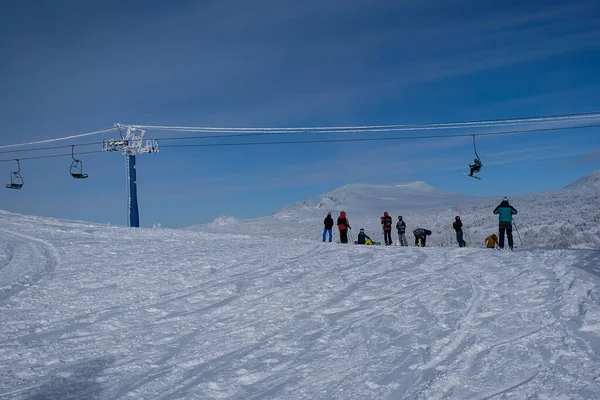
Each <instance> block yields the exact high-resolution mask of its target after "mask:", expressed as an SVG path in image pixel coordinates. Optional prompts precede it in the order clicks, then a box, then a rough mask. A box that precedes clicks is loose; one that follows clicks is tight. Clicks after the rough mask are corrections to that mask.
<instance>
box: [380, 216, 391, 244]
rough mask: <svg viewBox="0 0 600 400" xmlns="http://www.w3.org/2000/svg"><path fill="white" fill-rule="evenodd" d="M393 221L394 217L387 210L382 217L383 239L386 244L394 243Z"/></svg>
mask: <svg viewBox="0 0 600 400" xmlns="http://www.w3.org/2000/svg"><path fill="white" fill-rule="evenodd" d="M392 223H393V221H392V217H390V215H389V214H388V212H387V211H386V212H384V213H383V217H381V225H382V226H383V240H384V241H385V245H386V246H389V245H391V244H392Z"/></svg>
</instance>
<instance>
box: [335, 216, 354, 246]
mask: <svg viewBox="0 0 600 400" xmlns="http://www.w3.org/2000/svg"><path fill="white" fill-rule="evenodd" d="M337 226H338V230H339V231H340V243H348V229H352V228H350V221H348V218H346V211H342V212H340V216H339V217H338V219H337Z"/></svg>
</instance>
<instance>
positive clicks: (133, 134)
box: [102, 124, 158, 228]
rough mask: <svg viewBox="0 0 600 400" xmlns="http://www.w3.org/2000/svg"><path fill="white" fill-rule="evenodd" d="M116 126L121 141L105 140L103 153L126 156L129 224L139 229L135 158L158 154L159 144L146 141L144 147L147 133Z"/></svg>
mask: <svg viewBox="0 0 600 400" xmlns="http://www.w3.org/2000/svg"><path fill="white" fill-rule="evenodd" d="M115 126H116V127H117V128H118V129H119V132H121V139H104V140H103V142H102V151H120V152H121V153H123V155H124V156H125V165H126V170H127V192H128V205H127V208H128V219H129V221H128V222H129V226H130V227H134V228H139V226H140V213H139V210H138V198H137V183H136V182H137V175H136V164H135V156H136V155H138V154H146V153H158V142H157V141H156V140H146V142H145V145H144V133H146V131H144V130H142V129H139V128H136V127H134V126H128V125H127V126H125V125H121V124H115ZM123 128H126V129H127V131H126V134H125V136H123V133H122V132H123V131H122V129H123Z"/></svg>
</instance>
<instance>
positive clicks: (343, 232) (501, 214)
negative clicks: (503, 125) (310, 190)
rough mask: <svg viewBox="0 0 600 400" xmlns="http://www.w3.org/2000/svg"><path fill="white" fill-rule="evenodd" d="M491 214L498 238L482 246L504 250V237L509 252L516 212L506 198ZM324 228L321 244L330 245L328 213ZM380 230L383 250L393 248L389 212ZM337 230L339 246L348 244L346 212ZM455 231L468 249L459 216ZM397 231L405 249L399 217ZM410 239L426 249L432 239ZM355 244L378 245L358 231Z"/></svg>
mask: <svg viewBox="0 0 600 400" xmlns="http://www.w3.org/2000/svg"><path fill="white" fill-rule="evenodd" d="M493 213H494V214H495V215H498V222H499V225H498V228H499V229H498V231H499V232H498V233H499V238H498V236H496V234H492V235H490V236H488V237H486V238H485V240H484V242H485V245H486V247H487V248H495V247H496V246H497V247H498V248H500V249H503V248H504V236H505V235H506V237H507V238H508V247H509V248H510V249H511V250H512V249H513V246H514V243H513V236H512V216H513V215H515V214H517V210H516V209H515V208H514V207H513V206H512V205H510V203H509V202H508V199H507V198H506V197H505V198H504V199H503V200H502V202H501V203H500V204H499V205H498V206H497V207H496V208H495V209H494V211H493ZM323 223H324V225H325V229H324V230H323V242H325V241H326V239H327V237H328V238H329V241H330V242H331V241H332V240H333V225H334V221H333V218H332V217H331V212H328V213H327V217H325V220H324V221H323ZM381 226H382V229H383V238H384V242H385V245H386V246H390V245H392V244H393V241H392V226H393V219H392V217H391V216H390V215H389V214H388V212H387V211H386V212H384V213H383V216H382V217H381ZM337 227H338V230H339V233H340V242H341V243H348V230H349V229H352V228H351V227H350V221H349V220H348V217H347V216H346V212H345V211H341V212H340V215H339V217H338V219H337ZM452 227H453V228H454V231H455V232H456V241H457V242H458V246H459V247H468V245H467V242H466V241H465V240H464V237H463V230H462V228H463V223H462V221H461V219H460V216H456V217H455V218H454V223H453V224H452ZM396 230H397V231H398V245H399V246H408V242H407V241H406V223H405V222H404V220H403V219H402V216H399V217H398V222H396ZM413 235H414V237H415V246H419V245H420V246H422V247H425V246H426V243H427V236H429V235H431V231H430V230H429V229H425V228H417V229H415V230H414V231H413ZM354 243H355V244H366V245H370V244H379V243H378V242H374V241H373V240H372V239H371V238H370V237H369V236H368V235H367V234H366V233H365V230H364V229H362V228H361V229H360V232H359V234H358V237H357V240H356V241H355V242H354Z"/></svg>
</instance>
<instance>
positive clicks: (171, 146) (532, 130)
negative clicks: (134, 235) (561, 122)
mask: <svg viewBox="0 0 600 400" xmlns="http://www.w3.org/2000/svg"><path fill="white" fill-rule="evenodd" d="M596 127H600V123H598V124H592V125H581V126H576V127H553V128H537V129H528V130H512V131H502V132H487V133H477V134H470V133H469V134H458V135H427V136H399V137H398V136H397V137H377V138H353V139H321V140H294V141H271V142H237V143H201V144H172V145H168V144H167V145H161V147H163V148H164V147H166V148H173V147H227V146H259V145H279V144H304V143H313V144H314V143H339V142H375V141H386V140H389V141H392V140H418V139H441V138H458V137H466V136H492V135H514V134H522V133H532V132H545V131H558V130H567V129H589V128H596ZM163 140H164V139H163Z"/></svg>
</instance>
